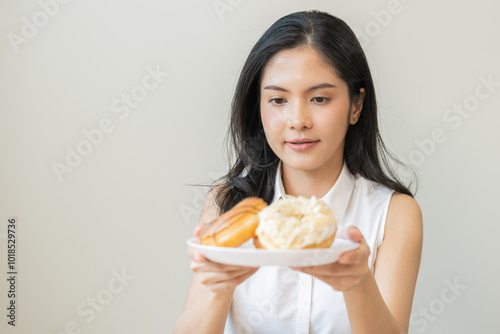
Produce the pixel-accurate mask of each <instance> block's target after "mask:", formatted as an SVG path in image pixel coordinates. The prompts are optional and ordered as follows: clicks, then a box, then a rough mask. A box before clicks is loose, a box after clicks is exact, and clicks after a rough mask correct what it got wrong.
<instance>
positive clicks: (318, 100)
mask: <svg viewBox="0 0 500 334" xmlns="http://www.w3.org/2000/svg"><path fill="white" fill-rule="evenodd" d="M313 100H314V101H315V102H316V103H318V104H325V103H327V102H328V101H329V100H330V99H329V98H327V97H321V96H318V97H314V98H313Z"/></svg>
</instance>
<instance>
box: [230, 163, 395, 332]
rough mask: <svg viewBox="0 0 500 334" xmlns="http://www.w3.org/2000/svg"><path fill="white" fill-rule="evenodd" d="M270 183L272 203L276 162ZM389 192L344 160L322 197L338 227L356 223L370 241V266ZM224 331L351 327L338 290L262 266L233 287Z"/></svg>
mask: <svg viewBox="0 0 500 334" xmlns="http://www.w3.org/2000/svg"><path fill="white" fill-rule="evenodd" d="M274 188H275V194H274V199H273V203H274V202H276V201H277V200H278V199H280V198H281V197H284V195H285V191H284V188H283V181H282V178H281V162H280V163H279V165H278V172H277V173H276V182H275V187H274ZM393 192H394V191H393V190H390V189H388V188H386V187H385V186H382V185H380V184H378V183H376V182H373V181H369V180H367V179H365V178H363V177H361V176H359V175H355V176H354V175H352V174H351V173H350V172H349V169H348V168H347V165H346V164H345V163H344V166H343V168H342V171H341V173H340V176H339V178H338V179H337V181H336V182H335V184H334V185H333V187H332V188H331V189H330V190H329V191H328V193H327V194H326V195H325V196H323V198H322V200H323V201H325V203H326V204H327V205H328V206H329V207H330V208H331V209H332V210H333V212H334V214H335V216H336V218H337V219H338V220H339V221H340V223H339V225H338V228H339V231H340V230H341V229H343V228H344V227H346V226H348V225H354V226H356V227H357V228H359V230H360V231H361V233H362V234H363V237H364V238H365V240H366V242H367V243H368V246H369V247H370V251H371V254H370V257H369V259H368V265H369V267H370V269H371V270H372V272H373V270H374V263H375V258H376V256H377V249H378V247H379V246H380V245H381V243H382V240H383V237H384V228H385V220H386V216H387V209H388V207H389V201H390V199H391V196H392V193H393ZM224 333H225V334H237V333H238V334H240V333H252V334H253V333H273V334H275V333H276V334H278V333H287V334H288V333H290V334H291V333H296V334H303V333H314V334H326V333H328V334H332V333H341V334H346V333H351V329H350V324H349V319H348V316H347V311H346V306H345V303H344V297H343V294H342V292H338V291H335V290H333V288H332V287H331V286H329V285H327V284H326V283H324V282H323V281H321V280H319V279H317V278H315V277H312V276H310V275H308V274H304V273H301V272H297V271H294V270H292V269H290V268H289V267H279V266H262V267H260V268H259V270H258V271H257V272H256V273H255V274H253V275H252V276H251V277H250V278H248V279H247V280H246V281H244V282H243V283H241V284H240V285H239V286H237V287H236V289H235V292H234V296H233V300H232V304H231V308H230V310H229V315H228V318H227V320H226V327H225V331H224Z"/></svg>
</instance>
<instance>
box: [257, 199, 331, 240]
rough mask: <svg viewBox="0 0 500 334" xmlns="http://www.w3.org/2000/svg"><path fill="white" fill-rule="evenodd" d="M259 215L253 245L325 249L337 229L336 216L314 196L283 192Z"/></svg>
mask: <svg viewBox="0 0 500 334" xmlns="http://www.w3.org/2000/svg"><path fill="white" fill-rule="evenodd" d="M258 218H259V226H258V227H257V229H256V231H255V233H256V236H255V237H254V245H255V247H256V248H266V249H306V248H328V247H330V246H331V245H332V243H333V239H334V238H335V234H336V232H337V223H338V221H337V220H336V219H335V215H334V214H333V212H332V210H330V208H329V207H328V206H327V205H326V204H325V202H323V201H322V200H321V199H318V198H316V196H312V197H311V198H307V197H303V196H298V197H296V196H291V195H286V198H284V199H281V200H279V201H277V202H274V203H272V204H271V205H269V206H268V207H266V208H264V209H263V210H261V211H260V212H259V213H258Z"/></svg>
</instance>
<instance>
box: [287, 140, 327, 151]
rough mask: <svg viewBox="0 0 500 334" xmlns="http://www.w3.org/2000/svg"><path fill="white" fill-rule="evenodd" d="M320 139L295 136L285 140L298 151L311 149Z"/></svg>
mask: <svg viewBox="0 0 500 334" xmlns="http://www.w3.org/2000/svg"><path fill="white" fill-rule="evenodd" d="M317 142H319V140H314V139H310V138H295V139H291V140H288V141H286V142H285V144H286V145H287V146H288V147H290V148H291V149H292V150H294V151H296V152H303V151H309V150H310V149H311V148H313V147H314V146H315V145H316V143H317Z"/></svg>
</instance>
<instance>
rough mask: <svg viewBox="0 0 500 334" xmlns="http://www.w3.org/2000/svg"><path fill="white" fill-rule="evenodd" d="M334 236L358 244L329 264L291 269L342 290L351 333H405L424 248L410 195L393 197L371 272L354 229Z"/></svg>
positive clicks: (417, 211) (364, 248)
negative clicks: (382, 237)
mask: <svg viewBox="0 0 500 334" xmlns="http://www.w3.org/2000/svg"><path fill="white" fill-rule="evenodd" d="M338 237H340V238H345V239H351V240H352V241H355V242H359V243H360V247H358V248H357V249H355V250H352V251H348V252H345V253H343V254H342V255H341V256H340V258H339V261H337V262H335V263H331V264H326V265H321V266H312V267H302V268H294V269H296V270H300V271H302V272H305V273H308V274H311V275H313V276H315V277H317V278H319V279H321V280H323V281H324V282H326V283H327V284H329V285H331V286H332V288H333V289H334V290H337V291H342V292H343V294H344V301H345V304H346V308H347V313H348V316H349V322H350V324H351V330H352V333H353V334H378V333H380V334H391V333H398V334H400V333H406V332H407V331H408V324H409V319H410V312H411V305H412V301H413V293H414V290H415V284H416V280H417V274H418V268H419V265H420V254H421V249H422V215H421V212H420V208H419V206H418V204H417V202H416V201H415V200H414V199H413V198H411V197H410V196H407V195H403V194H394V195H393V196H392V198H391V202H390V205H389V212H388V214H387V220H386V229H385V236H384V241H383V242H382V245H381V246H380V247H379V249H378V254H377V258H376V262H375V274H372V272H371V270H370V268H369V267H368V257H369V255H370V248H369V247H368V245H367V243H366V241H365V240H364V238H363V236H362V234H361V232H360V231H359V230H358V229H357V228H356V227H355V226H348V227H346V228H345V229H343V230H342V231H340V232H339V235H338Z"/></svg>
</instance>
